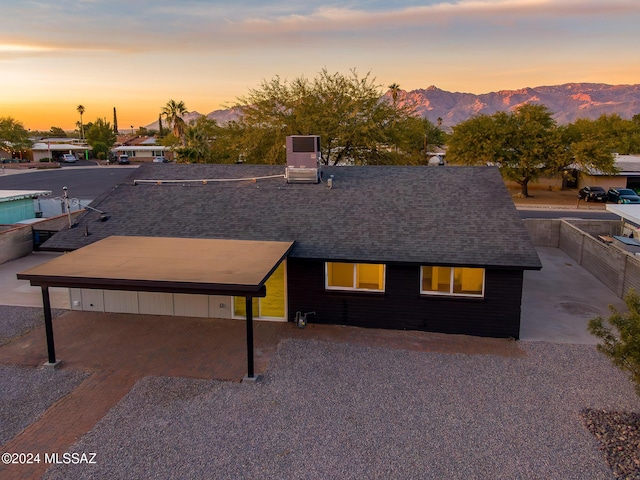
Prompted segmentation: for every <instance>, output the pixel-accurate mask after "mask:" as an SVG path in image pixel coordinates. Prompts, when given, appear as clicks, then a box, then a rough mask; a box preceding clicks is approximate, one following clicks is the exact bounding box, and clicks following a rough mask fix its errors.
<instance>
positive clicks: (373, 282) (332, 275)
mask: <svg viewBox="0 0 640 480" xmlns="http://www.w3.org/2000/svg"><path fill="white" fill-rule="evenodd" d="M325 274H326V275H325V278H326V282H325V287H326V288H327V289H328V290H364V291H369V292H384V277H385V266H384V265H383V264H379V263H345V262H326V263H325Z"/></svg>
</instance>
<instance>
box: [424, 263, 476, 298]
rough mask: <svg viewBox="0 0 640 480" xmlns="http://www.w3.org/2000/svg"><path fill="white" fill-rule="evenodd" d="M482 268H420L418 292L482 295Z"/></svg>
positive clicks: (468, 295) (427, 293) (469, 295)
mask: <svg viewBox="0 0 640 480" xmlns="http://www.w3.org/2000/svg"><path fill="white" fill-rule="evenodd" d="M484 271H485V270H484V268H468V267H436V266H426V265H425V266H422V267H421V268H420V293H422V294H426V295H462V296H467V297H482V296H484Z"/></svg>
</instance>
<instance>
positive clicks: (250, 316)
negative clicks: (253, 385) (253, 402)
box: [245, 295, 254, 379]
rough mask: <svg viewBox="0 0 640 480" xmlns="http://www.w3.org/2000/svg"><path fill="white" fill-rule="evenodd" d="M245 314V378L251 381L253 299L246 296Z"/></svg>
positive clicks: (252, 376) (252, 375) (252, 374)
mask: <svg viewBox="0 0 640 480" xmlns="http://www.w3.org/2000/svg"><path fill="white" fill-rule="evenodd" d="M245 302H246V312H247V378H248V379H253V378H254V373H253V297H250V296H248V295H247V296H246V297H245Z"/></svg>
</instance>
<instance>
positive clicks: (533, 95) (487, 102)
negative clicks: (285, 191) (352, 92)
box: [147, 83, 640, 129]
mask: <svg viewBox="0 0 640 480" xmlns="http://www.w3.org/2000/svg"><path fill="white" fill-rule="evenodd" d="M384 96H385V97H390V96H391V91H388V92H386V93H385V94H384ZM397 101H398V103H399V104H401V105H403V104H412V105H414V107H415V109H416V113H417V114H418V115H420V116H421V117H426V118H428V119H429V120H430V121H431V122H432V123H434V124H435V123H437V122H438V120H439V119H441V120H442V125H444V126H445V127H447V126H448V127H450V126H453V125H456V124H458V123H460V122H462V121H464V120H467V119H469V118H470V117H472V116H474V115H478V114H487V115H492V114H494V113H496V112H498V111H510V110H512V109H514V108H516V107H518V106H519V105H522V104H525V103H534V104H543V105H546V106H547V108H549V110H551V112H553V117H554V118H555V120H556V122H558V124H561V125H563V124H567V123H571V122H574V121H575V120H577V119H579V118H586V119H590V120H595V119H596V118H598V117H599V116H600V115H603V114H614V113H616V114H618V115H620V117H622V118H624V119H630V118H631V117H632V116H633V115H635V114H638V113H640V84H637V85H608V84H604V83H566V84H564V85H553V86H542V87H533V88H530V87H527V88H521V89H519V90H500V91H498V92H490V93H483V94H479V95H476V94H473V93H460V92H447V91H446V90H441V89H439V88H437V87H435V86H433V85H432V86H430V87H428V88H425V89H416V90H410V91H406V90H399V91H398V96H397ZM199 116H202V114H200V113H198V112H189V114H187V115H186V116H185V117H184V119H185V121H186V122H187V123H188V122H189V121H191V120H194V119H196V118H198V117H199ZM238 117H239V112H238V110H237V109H233V108H231V109H226V110H215V111H213V112H211V113H209V114H207V118H209V119H212V120H216V121H217V122H218V123H226V122H228V121H230V120H235V119H237V118H238ZM147 128H149V129H157V128H158V122H157V121H156V122H154V123H152V124H150V125H147Z"/></svg>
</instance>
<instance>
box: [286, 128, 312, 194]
mask: <svg viewBox="0 0 640 480" xmlns="http://www.w3.org/2000/svg"><path fill="white" fill-rule="evenodd" d="M286 147H287V183H318V181H319V179H320V137H319V136H318V135H290V136H288V137H287V139H286Z"/></svg>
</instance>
